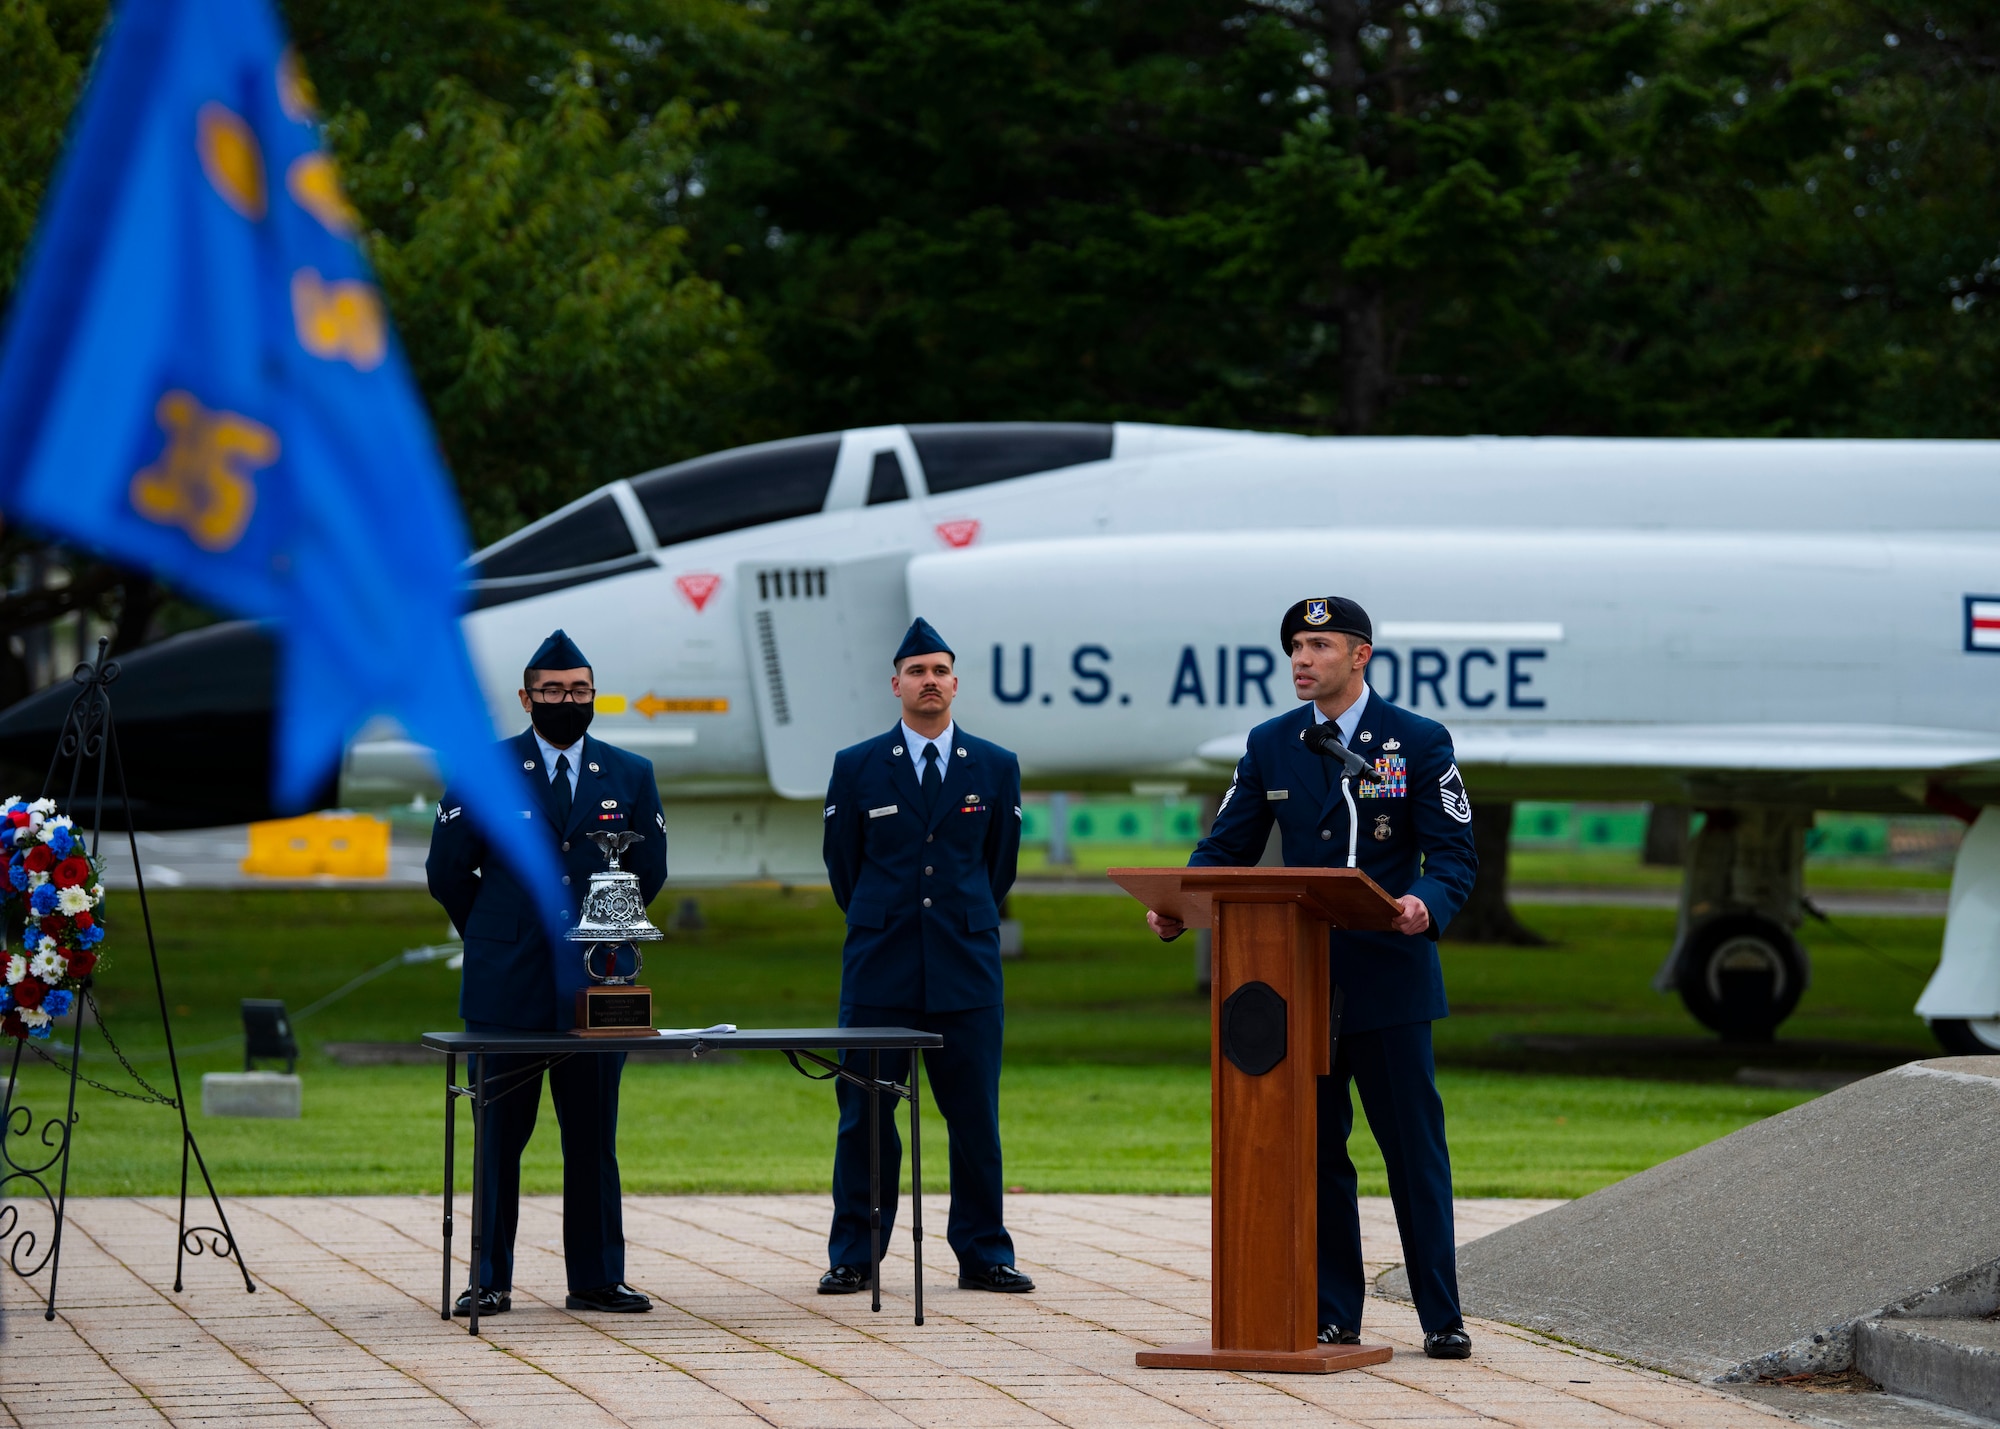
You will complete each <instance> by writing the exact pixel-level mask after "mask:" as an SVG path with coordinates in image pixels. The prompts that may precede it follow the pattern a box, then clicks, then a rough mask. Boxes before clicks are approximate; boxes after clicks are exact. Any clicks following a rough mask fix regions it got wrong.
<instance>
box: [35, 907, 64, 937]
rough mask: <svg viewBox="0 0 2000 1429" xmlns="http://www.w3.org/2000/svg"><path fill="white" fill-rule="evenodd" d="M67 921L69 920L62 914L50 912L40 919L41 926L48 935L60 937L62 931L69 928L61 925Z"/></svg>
mask: <svg viewBox="0 0 2000 1429" xmlns="http://www.w3.org/2000/svg"><path fill="white" fill-rule="evenodd" d="M67 922H69V919H67V918H65V917H63V915H62V914H60V913H51V914H49V916H48V917H46V918H44V919H42V923H41V928H42V931H43V932H44V933H46V934H47V935H48V936H49V937H51V938H60V937H61V936H62V935H63V934H64V933H66V932H68V931H69V929H67V928H65V927H64V926H63V925H64V924H65V923H67Z"/></svg>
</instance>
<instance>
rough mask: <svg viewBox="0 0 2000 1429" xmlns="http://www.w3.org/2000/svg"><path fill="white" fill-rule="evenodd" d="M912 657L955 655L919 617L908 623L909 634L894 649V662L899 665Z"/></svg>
mask: <svg viewBox="0 0 2000 1429" xmlns="http://www.w3.org/2000/svg"><path fill="white" fill-rule="evenodd" d="M914 655H950V656H951V658H952V659H954V660H956V659H957V658H958V655H957V653H956V652H955V651H954V650H953V649H952V648H951V647H950V646H949V645H947V644H945V643H944V637H943V636H942V635H940V634H938V633H937V631H935V630H933V629H931V623H930V622H929V621H928V620H926V619H924V618H923V617H922V616H921V615H920V616H918V617H917V618H916V619H915V620H913V621H911V622H910V633H909V634H907V635H905V636H904V637H903V643H902V644H901V645H898V646H897V647H896V661H895V663H896V664H898V665H900V664H902V663H903V662H904V661H905V660H908V659H909V658H911V657H912V656H914Z"/></svg>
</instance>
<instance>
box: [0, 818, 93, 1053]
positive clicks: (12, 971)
mask: <svg viewBox="0 0 2000 1429" xmlns="http://www.w3.org/2000/svg"><path fill="white" fill-rule="evenodd" d="M0 853H4V854H5V856H6V859H7V865H6V880H5V886H4V887H0V895H4V897H0V913H4V917H5V922H6V928H7V930H8V931H9V932H12V930H14V929H15V928H19V929H20V936H21V946H20V947H19V948H18V949H9V948H6V947H5V946H4V945H0V955H4V956H5V957H6V960H7V968H6V984H5V986H4V987H0V1033H4V1034H6V1035H8V1036H11V1037H16V1038H21V1037H38V1038H39V1037H47V1036H48V1035H49V1028H50V1027H51V1026H52V1025H53V1024H54V1022H55V1019H57V1018H58V1017H61V1016H62V1015H63V1014H64V1013H66V1012H68V1011H69V1010H70V1007H71V1006H72V1005H73V1004H74V1003H75V1001H76V998H77V995H78V994H79V993H80V992H81V991H82V990H83V984H84V979H86V978H88V977H89V976H90V973H91V969H93V968H95V967H96V966H97V945H98V944H99V943H102V942H103V941H104V925H103V924H102V923H101V922H99V921H98V917H97V909H98V907H99V906H100V905H101V904H102V903H103V902H104V885H103V882H102V879H101V873H102V869H101V868H100V867H99V865H98V864H97V863H96V862H95V861H94V860H93V859H92V858H91V856H90V852H89V850H87V849H86V848H85V847H84V844H83V840H82V839H81V838H80V837H78V836H77V833H76V829H75V826H74V825H73V824H72V823H71V822H70V820H69V818H68V816H67V815H63V814H58V813H57V812H56V804H55V800H53V799H36V800H34V801H33V802H32V803H31V802H29V801H28V800H26V799H21V798H18V797H16V798H9V799H8V800H7V801H6V803H5V805H4V806H0Z"/></svg>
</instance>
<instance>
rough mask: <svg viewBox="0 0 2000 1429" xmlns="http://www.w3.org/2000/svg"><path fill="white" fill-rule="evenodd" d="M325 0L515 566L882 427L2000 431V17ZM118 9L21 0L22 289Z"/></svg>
mask: <svg viewBox="0 0 2000 1429" xmlns="http://www.w3.org/2000/svg"><path fill="white" fill-rule="evenodd" d="M283 8H284V10H285V12H286V17H287V20H288V22H289V23H290V25H291V27H292V30H293V33H294V35H295V37H296V39H297V42H298V44H299V47H300V49H301V51H302V52H303V54H304V56H305V58H306V62H307V67H308V69H309V70H310V72H311V74H312V76H313V78H314V80H315V82H316V83H317V85H318V88H319V91H320V94H321V98H322V101H323V104H324V108H325V112H326V115H327V127H328V135H329V139H330V142H331V143H332V144H333V146H334V148H335V150H336V152H337V153H338V154H339V155H340V157H341V160H342V164H343V169H344V172H345V174H346V177H347V181H348V184H349V187H350V190H351V192H352V195H353V197H354V199H355V201H356V203H357V205H358V206H359V208H360V209H361V211H362V213H363V214H364V216H365V218H366V219H367V223H368V227H369V231H370V236H369V239H368V243H369V246H370V250H371V256H372V258H373V260H374V262H375V264H376V266H377V269H378V271H379V273H380V275H381V278H382V282H383V286H384V289H385V291H386V293H387V295H388V298H389V301H390V305H391V308H392V310H393V312H394V314H395V317H396V321H397V324H398V328H399V330H400V332H401V335H402V338H403V341H404V343H405V345H406V347H407V348H408V350H409V352H410V354H411V358H412V362H413V364H414V367H415V370H416V373H417V377H418V380H419V382H420V383H421V384H422V386H423V389H424V392H425V395H426V397H427V398H428V400H429V402H430V404H431V409H432V412H433V414H434V416H435V418H436V421H437V424H438V430H439V434H440V438H441V440H442V442H443V445H444V448H445V452H446V455H447V457H448V458H449V460H450V463H451V466H452V469H453V471H454V473H455V474H456V477H457V480H458V482H459V484H460V487H461V490H462V493H463V495H464V498H465V503H466V508H467V511H468V514H469V517H470V519H471V522H472V525H473V528H474V533H475V536H476V538H477V539H479V540H480V541H486V540H491V539H493V538H495V537H497V536H499V535H501V534H503V533H504V532H506V531H507V530H509V529H512V528H513V527H514V526H516V525H518V524H519V523H520V522H522V521H524V520H526V519H529V518H532V517H534V516H536V515H539V514H541V513H542V512H545V511H547V510H549V509H551V508H552V507H554V506H556V505H558V504H560V503H561V502H563V501H565V500H567V499H569V498H571V497H573V496H575V495H577V494H580V493H581V492H583V491H585V490H588V489H589V488H591V487H593V486H596V485H598V484H601V483H602V482H604V481H606V480H609V479H611V478H613V477H616V476H620V475H625V474H630V473H633V472H636V471H640V470H643V469H646V468H648V467H651V466H655V465H658V464H661V463H664V462H667V461H671V460H675V459H678V458H681V457H685V456H689V455H693V454H695V453H698V452H701V451H705V450H712V449H715V448H718V447H722V446H727V445H730V444H733V443H737V442H742V441H749V440H756V439H760V438H765V437H773V436H782V435H788V434H792V433H797V432H805V431H815V430H825V429H830V428H837V427H841V426H847V425H854V424H861V423H875V422H896V421H938V420H952V419H981V418H984V419H1033V418H1077V419H1096V420H1105V419H1112V418H1133V419H1146V420H1155V421H1168V422H1201V423H1213V424H1229V425H1242V426H1258V427H1274V428H1287V429H1293V430H1300V431H1311V432H1344V433H1363V432H1373V433H1396V432H1435V433H1460V432H1471V431H1478V432H1495V433H1521V434H1540V433H1595V434H1628V435H1683V434H1686V435H1693V434H1702V435H1763V436H1938V437H1972V436H1993V435H1996V434H2000V410H1996V402H2000V398H1996V387H1995V377H1996V375H2000V353H1996V338H1995V327H1994V316H1993V313H1992V311H1991V309H1992V306H1993V303H1994V300H1995V294H1996V289H2000V184H1996V182H1995V177H1996V176H1995V174H1994V172H1993V169H1994V164H1995V160H1994V155H1995V153H1996V150H1997V149H2000V146H1996V142H1995V140H1996V134H1995V126H1996V120H1997V119H2000V12H1995V11H1993V9H1992V7H1991V6H1990V5H1987V4H1985V3H1983V0H1936V3H1920V0H1789V3H1787V0H1678V3H1675V0H1665V3H1661V0H1398V3H1384V0H902V3H891V2H890V0H748V3H729V0H565V3H561V4H557V3H551V0H507V3H503V0H424V3H416V2H415V0H284V4H283ZM104 15H105V9H104V5H103V3H102V0H44V3H31V2H30V0H0V303H4V302H5V298H6V294H7V292H8V291H9V290H10V288H11V285H12V284H13V282H14V281H15V279H16V277H17V275H18V273H19V271H20V264H21V261H22V255H23V253H24V250H25V246H26V244H27V242H28V239H29V236H30V233H31V230H32V224H33V216H34V213H35V210H36V207H37V205H38V203H39V202H40V199H41V195H42V194H43V192H44V191H45V188H46V186H47V184H48V182H49V176H50V172H51V169H52V166H53V164H54V162H55V159H56V155H57V151H58V149H59V145H60V137H61V134H62V129H63V124H64V122H65V119H66V116H67V114H68V112H69V109H70V106H71V105H72V104H73V103H74V100H75V97H76V94H77V93H78V88H79V85H80V83H81V81H82V78H83V76H84V75H85V73H86V72H87V69H88V64H89V59H90V55H91V53H92V50H93V49H94V46H95V44H96V40H97V36H98V34H99V31H100V29H101V26H102V24H103V21H104ZM0 562H4V563H6V569H7V570H8V571H9V572H10V573H11V576H12V582H13V584H12V586H11V592H10V594H8V595H6V596H5V597H4V598H0V631H5V632H8V633H10V634H17V633H19V632H21V631H24V630H31V629H32V628H34V627H35V626H36V625H37V623H40V622H46V621H48V620H50V619H52V618H56V617H60V616H63V615H65V614H66V613H69V612H74V611H78V610H88V611H91V612H93V613H95V614H96V615H98V616H99V617H101V618H103V619H106V620H112V621H116V623H117V628H118V632H119V639H120V641H121V642H122V643H131V642H133V641H136V640H139V639H143V638H145V636H146V634H147V632H148V631H149V630H153V631H156V630H157V629H158V628H159V627H160V624H161V620H162V618H163V617H162V611H163V610H164V611H167V612H170V611H171V609H172V607H171V604H170V603H169V604H168V605H166V606H164V607H163V606H162V594H161V593H160V592H158V591H157V590H154V589H152V588H151V587H149V586H147V585H146V584H145V583H144V582H140V581H136V580H131V579H128V578H126V577H125V576H124V575H123V573H120V572H116V571H114V570H111V569H109V568H106V567H102V566H101V565H98V564H95V563H93V562H92V561H91V560H90V559H89V558H88V557H86V556H81V555H77V554H74V553H63V552H50V551H45V550H42V549H41V548H39V547H36V546H35V545H34V543H33V541H32V538H31V536H30V535H28V534H26V533H14V532H9V533H6V535H5V536H4V538H0ZM51 571H53V572H55V573H56V574H55V575H54V576H50V575H49V573H50V572H51ZM31 574H32V576H33V578H32V579H30V578H29V577H30V575H31ZM19 644H20V642H19V640H10V642H9V644H8V651H9V654H8V656H7V657H6V658H0V698H4V697H11V695H12V694H13V693H17V692H18V687H19V685H20V682H21V680H22V678H24V677H23V675H22V673H21V671H20V670H19V669H18V668H16V667H18V666H19V649H18V647H19ZM10 660H11V661H12V662H13V663H12V665H10V664H9V661H10Z"/></svg>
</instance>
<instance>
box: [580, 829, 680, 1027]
mask: <svg viewBox="0 0 2000 1429" xmlns="http://www.w3.org/2000/svg"><path fill="white" fill-rule="evenodd" d="M645 837H646V836H645V835H644V834H642V833H640V832H638V831H637V830H636V829H624V830H621V831H619V832H618V833H610V832H608V831H607V832H599V833H592V834H590V835H589V838H590V841H591V842H592V843H594V844H596V845H597V847H598V849H599V850H600V851H601V852H602V853H603V854H604V859H605V862H606V863H607V864H609V865H610V866H609V867H608V868H606V869H605V870H604V871H602V872H600V873H593V874H591V875H590V887H589V889H588V890H587V891H586V892H585V893H584V895H583V911H582V913H581V915H580V916H579V917H578V918H577V920H576V926H575V927H574V928H571V929H570V930H569V933H568V935H567V936H568V938H569V940H570V941H571V942H572V943H582V944H583V945H584V946H583V970H584V972H585V973H587V974H588V975H589V977H590V980H591V982H592V983H593V984H595V986H592V987H580V988H578V989H577V991H576V1026H575V1027H574V1028H573V1029H572V1031H574V1033H575V1034H576V1035H577V1036H579V1037H633V1036H638V1035H641V1034H643V1033H647V1032H651V1031H652V1030H653V993H652V989H650V988H644V987H640V986H638V985H637V981H636V980H637V978H638V976H639V974H640V972H641V971H642V970H643V969H644V968H645V966H646V960H645V959H644V958H643V957H641V956H640V954H639V947H638V945H639V944H640V943H657V942H658V941H660V939H662V938H664V937H665V936H666V934H664V933H662V932H661V931H660V930H659V929H658V928H655V927H654V926H653V924H652V921H651V920H650V919H649V918H647V917H646V900H645V897H644V896H643V895H642V894H641V893H640V892H639V876H638V875H637V874H635V873H628V872H626V871H625V870H624V869H622V868H620V867H619V866H618V859H619V856H620V855H621V854H623V853H624V852H625V851H626V850H627V849H629V848H631V847H632V845H633V844H636V843H641V842H643V841H644V840H645ZM621 948H630V949H632V972H631V974H630V975H629V976H625V977H621V976H619V974H618V953H619V950H620V949H621ZM599 950H605V951H606V953H607V957H606V959H605V971H604V972H601V973H600V972H599V971H598V970H597V968H596V967H595V966H594V965H593V960H594V959H595V957H596V955H597V953H598V952H599Z"/></svg>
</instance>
